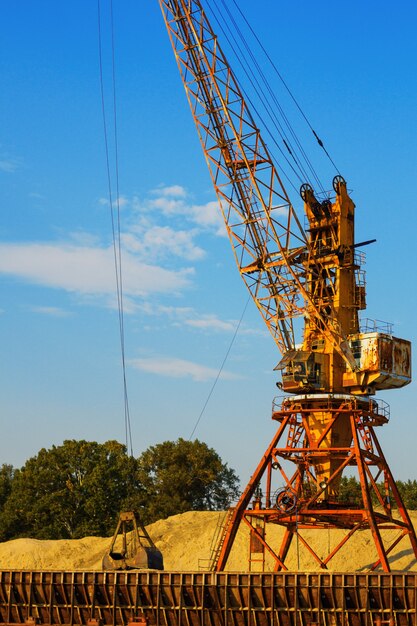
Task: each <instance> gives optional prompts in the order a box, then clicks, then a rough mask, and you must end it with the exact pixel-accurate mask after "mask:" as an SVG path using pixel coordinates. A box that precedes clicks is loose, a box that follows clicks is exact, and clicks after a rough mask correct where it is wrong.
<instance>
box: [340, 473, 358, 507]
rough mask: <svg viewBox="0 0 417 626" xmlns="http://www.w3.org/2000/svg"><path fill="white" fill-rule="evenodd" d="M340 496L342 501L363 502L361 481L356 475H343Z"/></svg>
mask: <svg viewBox="0 0 417 626" xmlns="http://www.w3.org/2000/svg"><path fill="white" fill-rule="evenodd" d="M339 498H340V501H341V502H345V503H350V504H360V503H361V502H362V490H361V486H360V484H359V481H358V480H357V479H356V478H355V477H354V476H350V477H349V478H348V477H347V476H342V480H341V481H340V491H339Z"/></svg>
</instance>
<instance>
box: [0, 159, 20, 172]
mask: <svg viewBox="0 0 417 626" xmlns="http://www.w3.org/2000/svg"><path fill="white" fill-rule="evenodd" d="M19 166H20V160H19V159H8V158H2V159H0V171H1V172H6V173H7V174H13V172H15V171H16V170H17V168H18V167H19Z"/></svg>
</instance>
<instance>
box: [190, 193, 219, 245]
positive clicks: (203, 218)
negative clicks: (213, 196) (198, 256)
mask: <svg viewBox="0 0 417 626" xmlns="http://www.w3.org/2000/svg"><path fill="white" fill-rule="evenodd" d="M190 216H191V219H192V221H193V222H195V223H196V224H198V225H199V226H202V227H203V228H212V229H214V231H215V233H216V235H219V236H225V235H227V231H226V226H225V224H224V219H223V217H222V213H221V211H220V207H219V203H218V202H217V201H211V202H207V203H206V204H193V205H191V206H190Z"/></svg>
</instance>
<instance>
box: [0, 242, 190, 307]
mask: <svg viewBox="0 0 417 626" xmlns="http://www.w3.org/2000/svg"><path fill="white" fill-rule="evenodd" d="M0 273H3V274H9V275H13V276H15V277H18V278H21V279H25V280H27V281H30V282H32V283H36V284H40V285H44V286H48V287H54V288H60V289H65V290H66V291H69V292H75V293H79V294H85V295H95V294H96V295H106V294H107V295H113V294H114V292H115V279H114V275H115V272H114V257H113V250H112V248H110V247H107V248H99V247H88V246H77V245H69V244H62V245H60V244H49V243H27V244H0ZM192 274H193V270H192V268H185V269H179V270H177V271H175V270H169V269H165V268H163V267H159V266H157V265H153V264H151V263H144V262H142V261H140V260H138V259H136V258H135V257H134V256H133V255H132V254H130V253H128V252H126V253H125V254H124V259H123V288H124V292H125V293H126V294H127V295H128V296H129V295H130V296H146V295H149V294H152V293H162V292H163V293H175V292H178V291H180V290H181V289H183V288H185V287H187V286H188V285H189V282H190V277H191V275H192Z"/></svg>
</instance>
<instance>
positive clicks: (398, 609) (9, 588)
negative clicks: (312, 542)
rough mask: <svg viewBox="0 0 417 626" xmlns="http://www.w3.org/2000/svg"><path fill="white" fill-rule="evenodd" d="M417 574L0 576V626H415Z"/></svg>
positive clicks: (33, 574)
mask: <svg viewBox="0 0 417 626" xmlns="http://www.w3.org/2000/svg"><path fill="white" fill-rule="evenodd" d="M416 589H417V577H416V574H410V573H401V574H400V573H397V574H385V573H379V574H363V573H355V574H334V573H324V572H319V573H285V572H281V573H276V572H275V573H262V574H261V573H260V574H254V573H226V572H220V573H209V572H196V573H180V572H149V571H148V572H138V571H136V572H27V571H26V572H25V571H13V572H12V571H11V572H9V571H0V623H1V624H9V625H12V624H27V625H28V626H32V625H33V626H34V625H35V624H40V625H43V624H45V625H52V624H54V625H55V624H56V625H58V624H59V625H64V624H65V625H66V626H78V625H81V624H82V625H85V626H119V625H120V626H122V625H124V624H126V625H129V626H137V625H139V624H141V625H143V626H296V625H300V626H313V625H317V624H323V625H326V626H380V625H382V624H387V625H388V624H389V626H416V624H417V613H416Z"/></svg>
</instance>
